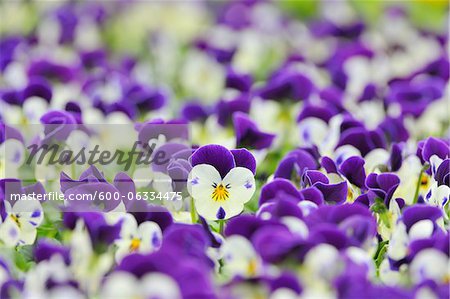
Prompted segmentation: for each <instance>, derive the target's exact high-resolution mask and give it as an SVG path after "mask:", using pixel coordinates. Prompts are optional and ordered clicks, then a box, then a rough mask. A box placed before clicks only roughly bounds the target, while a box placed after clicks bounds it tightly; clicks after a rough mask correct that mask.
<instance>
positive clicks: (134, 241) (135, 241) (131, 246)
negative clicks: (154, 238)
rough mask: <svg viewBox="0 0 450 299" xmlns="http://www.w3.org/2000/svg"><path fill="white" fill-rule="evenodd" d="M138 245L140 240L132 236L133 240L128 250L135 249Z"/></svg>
mask: <svg viewBox="0 0 450 299" xmlns="http://www.w3.org/2000/svg"><path fill="white" fill-rule="evenodd" d="M139 246H141V240H140V239H138V238H134V239H133V240H131V244H130V251H132V252H133V251H137V250H138V249H139Z"/></svg>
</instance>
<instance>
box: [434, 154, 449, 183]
mask: <svg viewBox="0 0 450 299" xmlns="http://www.w3.org/2000/svg"><path fill="white" fill-rule="evenodd" d="M434 179H435V180H436V182H437V183H438V186H443V185H444V186H449V187H450V159H445V160H444V161H442V163H441V164H440V165H439V167H438V169H437V170H436V172H435V174H434Z"/></svg>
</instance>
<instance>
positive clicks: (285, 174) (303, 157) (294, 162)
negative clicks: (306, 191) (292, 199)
mask: <svg viewBox="0 0 450 299" xmlns="http://www.w3.org/2000/svg"><path fill="white" fill-rule="evenodd" d="M317 168H318V163H317V161H316V160H315V159H314V157H313V156H312V155H311V154H310V153H309V152H307V151H305V150H303V149H295V150H293V151H291V152H289V153H288V154H287V155H286V156H285V157H284V158H283V159H282V160H281V161H280V163H279V164H278V167H277V169H276V170H275V174H274V176H275V177H276V178H285V179H288V180H290V179H291V178H292V177H293V176H294V177H295V176H296V177H297V178H301V177H302V175H303V174H304V172H305V171H306V170H314V169H317Z"/></svg>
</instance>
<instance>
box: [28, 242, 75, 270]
mask: <svg viewBox="0 0 450 299" xmlns="http://www.w3.org/2000/svg"><path fill="white" fill-rule="evenodd" d="M54 255H60V256H61V257H62V259H63V260H64V262H65V263H66V264H67V265H69V264H70V249H69V248H68V247H66V246H63V245H60V244H58V243H56V242H54V241H53V240H48V239H40V240H39V241H38V242H37V245H36V247H35V248H34V259H35V260H36V262H38V263H40V262H42V261H44V260H50V258H51V257H52V256H54Z"/></svg>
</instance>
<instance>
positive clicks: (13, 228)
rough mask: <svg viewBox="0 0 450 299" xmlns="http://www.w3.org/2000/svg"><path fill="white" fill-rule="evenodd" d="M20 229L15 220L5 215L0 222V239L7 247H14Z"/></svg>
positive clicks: (17, 240)
mask: <svg viewBox="0 0 450 299" xmlns="http://www.w3.org/2000/svg"><path fill="white" fill-rule="evenodd" d="M19 236H20V229H19V227H18V226H17V224H16V222H14V220H12V219H11V217H7V218H6V220H5V221H4V222H3V223H0V240H1V241H2V242H3V244H4V245H5V246H7V247H14V246H16V245H17V243H18V242H19Z"/></svg>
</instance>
